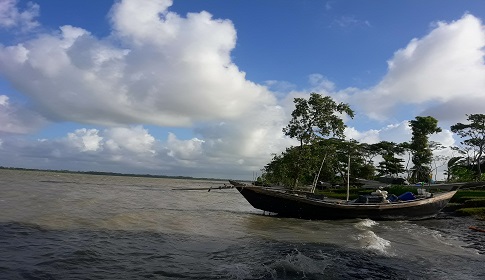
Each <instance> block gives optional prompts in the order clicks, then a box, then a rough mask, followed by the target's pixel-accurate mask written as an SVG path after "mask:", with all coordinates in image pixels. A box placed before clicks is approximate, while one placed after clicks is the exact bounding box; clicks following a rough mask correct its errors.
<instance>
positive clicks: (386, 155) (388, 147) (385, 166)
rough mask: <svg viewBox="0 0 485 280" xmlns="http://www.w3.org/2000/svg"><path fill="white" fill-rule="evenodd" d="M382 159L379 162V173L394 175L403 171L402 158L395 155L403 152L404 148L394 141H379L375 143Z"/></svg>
mask: <svg viewBox="0 0 485 280" xmlns="http://www.w3.org/2000/svg"><path fill="white" fill-rule="evenodd" d="M376 147H377V148H378V149H379V152H380V155H381V156H382V159H383V161H381V162H379V169H378V170H379V175H395V176H396V177H397V176H398V175H399V173H402V172H404V170H405V169H404V165H403V164H402V163H403V162H404V160H403V159H402V158H398V157H396V155H402V154H404V148H403V147H402V146H400V145H398V144H396V143H394V142H388V141H381V142H379V143H377V144H376Z"/></svg>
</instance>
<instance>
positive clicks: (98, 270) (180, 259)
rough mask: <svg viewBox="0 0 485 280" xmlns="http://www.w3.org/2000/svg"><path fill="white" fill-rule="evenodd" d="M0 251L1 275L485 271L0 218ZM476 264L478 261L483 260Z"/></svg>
mask: <svg viewBox="0 0 485 280" xmlns="http://www.w3.org/2000/svg"><path fill="white" fill-rule="evenodd" d="M269 221H271V220H269ZM253 226H255V227H261V224H258V225H253ZM0 251H1V252H2V254H0V275H2V277H3V278H4V279H444V278H446V279H483V277H484V276H485V274H484V273H483V272H480V271H471V272H470V271H461V272H460V271H458V272H456V274H454V275H453V274H449V271H448V272H447V271H443V269H444V268H436V267H430V263H428V262H427V261H426V260H424V259H419V260H409V259H402V258H399V257H395V256H386V255H382V254H378V253H376V252H374V251H366V250H357V249H349V248H346V247H343V246H338V245H335V244H327V243H322V242H319V243H313V242H305V243H300V242H292V241H279V240H274V239H269V238H264V237H260V236H247V237H243V238H225V237H224V238H215V237H208V236H199V235H185V234H180V233H177V234H167V233H160V232H150V231H121V230H88V229H74V230H73V229H70V230H59V229H47V228H44V227H40V226H36V225H31V224H23V223H17V222H12V223H0ZM452 261H464V260H463V259H454V260H452ZM467 261H469V260H467ZM477 262H478V261H477ZM468 265H472V264H470V263H468ZM475 265H476V267H477V268H479V267H481V263H476V264H475ZM445 276H446V277H445ZM463 277H464V278H463Z"/></svg>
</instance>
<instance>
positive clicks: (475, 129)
mask: <svg viewBox="0 0 485 280" xmlns="http://www.w3.org/2000/svg"><path fill="white" fill-rule="evenodd" d="M467 120H468V121H469V123H467V124H463V123H457V124H455V125H452V126H451V131H452V132H454V133H456V134H458V135H459V136H460V137H461V138H464V140H463V141H462V142H461V144H462V145H464V146H465V147H468V148H470V149H471V150H473V151H474V152H475V153H474V156H473V161H474V164H475V167H476V174H477V176H476V179H477V180H481V177H482V168H481V165H482V157H483V153H484V152H485V151H484V149H485V115H484V114H471V115H467Z"/></svg>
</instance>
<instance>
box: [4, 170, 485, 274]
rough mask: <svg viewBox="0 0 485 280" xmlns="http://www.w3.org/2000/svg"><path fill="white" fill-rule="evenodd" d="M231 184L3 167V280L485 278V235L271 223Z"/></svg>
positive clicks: (446, 220) (417, 224)
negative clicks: (196, 189)
mask: <svg viewBox="0 0 485 280" xmlns="http://www.w3.org/2000/svg"><path fill="white" fill-rule="evenodd" d="M224 183H227V182H224V181H208V180H185V179H184V180H183V179H166V178H143V177H142V178H139V177H118V176H101V175H86V174H68V173H54V172H40V171H17V170H0V279H485V268H484V266H483V263H484V261H485V234H484V233H481V232H476V231H471V230H470V229H468V226H471V225H474V226H479V227H485V222H483V221H477V220H474V219H473V218H466V217H454V216H452V215H447V214H441V215H440V216H439V217H438V218H437V219H432V220H426V221H414V222H411V221H385V222H382V221H379V222H376V221H372V220H365V219H364V220H358V219H356V220H344V221H311V220H300V219H291V218H280V217H275V216H265V215H263V213H262V211H259V210H256V209H254V208H253V207H252V206H251V205H249V203H247V202H246V201H245V199H244V198H243V197H242V196H241V195H240V194H239V193H238V192H237V191H236V190H235V189H226V190H212V191H210V192H208V191H186V190H182V189H183V188H207V187H217V186H222V185H223V184H224Z"/></svg>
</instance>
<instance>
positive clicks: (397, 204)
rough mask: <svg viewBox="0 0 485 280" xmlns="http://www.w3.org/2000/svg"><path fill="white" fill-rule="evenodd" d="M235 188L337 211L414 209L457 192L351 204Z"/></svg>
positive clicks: (263, 189) (262, 189)
mask: <svg viewBox="0 0 485 280" xmlns="http://www.w3.org/2000/svg"><path fill="white" fill-rule="evenodd" d="M236 188H241V189H244V188H248V189H251V190H253V191H254V192H257V193H260V194H265V195H270V196H277V197H280V198H285V199H291V200H294V201H299V202H303V203H308V204H313V205H325V206H326V207H331V208H337V209H338V208H340V209H352V208H353V209H390V208H392V209H397V208H408V207H414V206H418V205H425V204H431V203H435V202H438V201H442V200H446V199H451V198H452V197H453V196H454V195H455V193H456V192H457V190H454V191H448V192H440V193H435V194H434V195H433V196H432V197H430V198H417V199H413V200H408V201H397V202H388V203H352V202H351V201H349V202H347V201H345V200H334V201H328V200H324V199H318V198H311V197H310V198H309V197H306V196H300V195H298V194H291V193H287V192H285V191H283V190H272V189H268V188H264V187H259V186H252V185H243V184H241V185H239V186H236Z"/></svg>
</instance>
